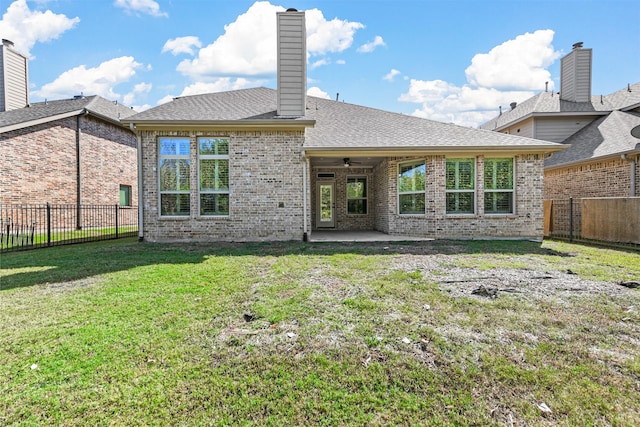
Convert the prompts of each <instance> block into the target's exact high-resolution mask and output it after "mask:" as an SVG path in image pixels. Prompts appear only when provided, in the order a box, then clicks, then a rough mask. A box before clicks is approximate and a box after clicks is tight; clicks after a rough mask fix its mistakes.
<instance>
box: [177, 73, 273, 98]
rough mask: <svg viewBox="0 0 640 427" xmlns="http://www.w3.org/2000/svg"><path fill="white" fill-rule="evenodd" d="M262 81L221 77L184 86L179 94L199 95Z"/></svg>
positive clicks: (243, 86)
mask: <svg viewBox="0 0 640 427" xmlns="http://www.w3.org/2000/svg"><path fill="white" fill-rule="evenodd" d="M261 83H263V81H261V80H255V79H245V78H237V79H234V78H231V77H221V78H218V79H216V80H215V81H213V82H207V83H203V82H196V83H193V84H190V85H189V86H187V87H185V88H184V90H183V91H182V93H181V94H180V96H189V95H200V94H202V93H214V92H224V91H228V90H238V89H245V88H248V87H255V86H259V85H260V84H261Z"/></svg>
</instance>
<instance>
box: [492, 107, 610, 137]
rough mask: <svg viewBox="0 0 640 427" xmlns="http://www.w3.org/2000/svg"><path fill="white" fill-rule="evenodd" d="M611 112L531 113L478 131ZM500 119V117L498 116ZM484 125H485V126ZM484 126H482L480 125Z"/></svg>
mask: <svg viewBox="0 0 640 427" xmlns="http://www.w3.org/2000/svg"><path fill="white" fill-rule="evenodd" d="M610 113H611V111H574V112H571V111H567V112H555V113H546V112H532V113H528V114H525V115H524V116H522V117H517V118H515V119H512V120H510V121H509V122H507V123H505V124H501V125H500V126H496V127H494V128H492V129H487V128H484V127H480V129H483V130H491V131H492V132H501V131H503V130H505V129H507V128H508V127H510V126H513V125H515V124H518V123H522V122H524V121H525V120H528V119H531V118H534V117H546V118H556V117H584V116H606V115H607V114H610ZM498 117H500V116H498ZM491 122H492V120H489V121H488V122H486V123H491ZM486 123H485V124H486ZM482 126H484V124H483V125H482Z"/></svg>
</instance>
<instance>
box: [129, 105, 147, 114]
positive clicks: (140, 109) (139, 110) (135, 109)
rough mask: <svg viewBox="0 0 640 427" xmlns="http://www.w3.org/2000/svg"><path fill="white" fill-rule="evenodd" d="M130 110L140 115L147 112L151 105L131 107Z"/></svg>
mask: <svg viewBox="0 0 640 427" xmlns="http://www.w3.org/2000/svg"><path fill="white" fill-rule="evenodd" d="M131 108H132V109H133V110H134V111H135V112H136V113H141V112H143V111H145V110H148V109H149V108H151V105H149V104H142V105H132V106H131Z"/></svg>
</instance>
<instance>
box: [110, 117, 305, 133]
mask: <svg viewBox="0 0 640 427" xmlns="http://www.w3.org/2000/svg"><path fill="white" fill-rule="evenodd" d="M121 122H122V123H123V124H126V125H129V124H133V125H134V126H135V128H136V129H137V130H169V129H171V130H176V129H177V130H184V129H198V130H204V129H211V130H217V129H225V130H246V129H259V128H262V129H265V128H267V129H291V128H309V127H314V126H315V123H316V121H315V120H307V119H295V120H293V119H273V120H127V119H122V120H121Z"/></svg>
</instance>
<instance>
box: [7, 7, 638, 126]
mask: <svg viewBox="0 0 640 427" xmlns="http://www.w3.org/2000/svg"><path fill="white" fill-rule="evenodd" d="M289 7H295V8H296V9H298V10H301V11H305V12H306V18H307V37H308V39H307V40H308V41H307V48H308V51H309V59H308V73H307V74H308V84H307V88H308V91H309V93H310V94H312V95H315V96H323V97H327V98H331V99H335V98H336V94H337V93H339V94H340V95H339V99H340V100H343V101H345V102H350V103H354V104H360V105H365V106H369V107H374V108H379V109H384V110H389V111H394V112H398V113H403V114H413V115H417V116H420V117H426V118H431V119H435V120H440V121H445V122H454V123H458V124H461V125H465V126H477V125H478V124H480V123H482V122H484V121H485V120H488V119H489V118H491V117H493V116H495V115H496V114H497V112H498V106H499V105H501V106H502V107H503V108H507V107H508V105H509V103H510V102H512V101H517V102H521V101H523V100H525V99H527V98H528V97H530V96H532V95H534V94H535V93H538V92H540V91H542V90H544V88H545V82H546V81H549V87H554V88H555V90H559V73H560V57H561V56H562V55H564V54H566V53H568V52H569V51H570V50H571V46H572V44H573V43H575V42H578V41H582V42H584V47H585V48H592V49H593V80H592V93H593V94H594V95H599V94H605V95H606V94H609V93H611V92H615V91H617V90H620V89H622V88H624V87H626V85H627V83H635V82H638V81H640V30H639V29H638V23H639V22H640V7H638V4H637V0H606V1H605V0H599V1H589V0H555V1H531V0H500V1H497V0H484V1H478V0H468V1H445V0H440V1H433V0H395V1H388V0H366V1H365V0H313V1H312V0H294V1H289V2H287V3H284V2H279V1H276V0H271V1H258V2H256V1H243V0H233V1H231V0H0V13H2V19H1V20H0V37H2V38H6V39H9V40H11V41H13V42H14V43H15V48H16V49H17V50H19V51H21V52H23V53H25V54H27V55H29V57H30V62H29V75H30V92H31V101H32V102H37V101H42V100H44V99H63V98H70V97H72V96H74V95H78V94H80V93H83V94H85V95H93V94H97V95H101V96H103V97H105V98H107V99H111V100H117V101H119V102H121V103H123V104H125V105H128V106H132V107H134V108H135V109H136V110H143V109H147V108H150V107H154V106H156V105H158V104H160V103H163V102H166V101H167V100H170V99H172V98H173V97H175V96H181V95H190V94H196V93H204V92H215V91H222V90H231V89H240V88H245V87H256V86H266V87H271V88H275V85H276V83H275V19H276V18H275V12H276V11H281V10H284V9H285V8H289Z"/></svg>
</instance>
